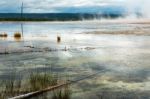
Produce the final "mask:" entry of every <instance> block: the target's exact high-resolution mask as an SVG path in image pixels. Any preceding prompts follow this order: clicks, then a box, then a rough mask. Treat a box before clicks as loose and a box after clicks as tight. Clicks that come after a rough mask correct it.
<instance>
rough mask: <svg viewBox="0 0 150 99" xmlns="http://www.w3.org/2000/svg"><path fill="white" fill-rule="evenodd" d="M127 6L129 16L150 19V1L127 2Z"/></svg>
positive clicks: (136, 0) (133, 0)
mask: <svg viewBox="0 0 150 99" xmlns="http://www.w3.org/2000/svg"><path fill="white" fill-rule="evenodd" d="M125 6H126V8H127V13H128V15H129V16H132V17H142V18H150V11H149V10H150V0H126V1H125Z"/></svg>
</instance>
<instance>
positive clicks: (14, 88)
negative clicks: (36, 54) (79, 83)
mask: <svg viewBox="0 0 150 99" xmlns="http://www.w3.org/2000/svg"><path fill="white" fill-rule="evenodd" d="M0 83H1V85H2V86H0V99H6V98H10V97H15V96H18V95H22V94H27V93H30V92H35V91H40V90H43V89H45V88H48V87H52V86H56V85H58V84H59V83H58V76H57V75H53V74H50V73H31V74H30V75H29V78H28V79H21V77H19V79H18V78H17V77H16V74H12V77H11V79H9V80H5V81H1V82H0ZM58 90H59V93H58V91H54V92H53V94H52V97H53V99H69V97H70V92H69V88H68V86H67V87H66V86H65V87H64V88H61V89H59V88H58ZM58 95H59V96H58ZM39 96H40V95H39ZM35 97H38V96H35ZM58 97H61V98H58Z"/></svg>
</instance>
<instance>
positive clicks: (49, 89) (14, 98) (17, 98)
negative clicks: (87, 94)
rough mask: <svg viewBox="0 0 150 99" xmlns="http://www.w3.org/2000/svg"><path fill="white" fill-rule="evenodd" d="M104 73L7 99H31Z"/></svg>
mask: <svg viewBox="0 0 150 99" xmlns="http://www.w3.org/2000/svg"><path fill="white" fill-rule="evenodd" d="M104 71H106V70H103V71H99V72H96V73H94V74H90V75H88V76H86V77H83V78H80V79H77V80H73V81H69V82H67V83H63V84H59V85H56V86H51V87H48V88H45V89H42V90H39V91H35V92H30V93H27V94H23V95H19V96H16V97H12V98H9V99H28V98H31V97H34V96H38V95H40V94H42V93H45V92H48V91H52V90H55V89H58V88H61V87H64V86H67V85H71V84H74V83H77V82H79V81H82V80H85V79H88V78H91V77H93V76H95V75H98V74H99V73H103V72H104Z"/></svg>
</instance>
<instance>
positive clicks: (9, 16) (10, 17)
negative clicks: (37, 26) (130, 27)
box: [0, 13, 123, 21]
mask: <svg viewBox="0 0 150 99" xmlns="http://www.w3.org/2000/svg"><path fill="white" fill-rule="evenodd" d="M118 17H123V15H122V14H89V13H24V14H23V15H22V16H21V14H20V13H0V21H77V20H92V19H101V18H118Z"/></svg>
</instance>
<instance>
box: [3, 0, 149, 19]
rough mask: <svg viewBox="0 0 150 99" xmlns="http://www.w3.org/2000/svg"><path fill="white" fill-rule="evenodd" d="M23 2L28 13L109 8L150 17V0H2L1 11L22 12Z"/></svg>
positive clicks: (99, 10)
mask: <svg viewBox="0 0 150 99" xmlns="http://www.w3.org/2000/svg"><path fill="white" fill-rule="evenodd" d="M22 2H24V12H26V13H54V12H55V13H58V12H59V13H63V12H64V13H65V12H74V13H77V12H90V13H92V12H93V13H100V12H104V11H106V10H107V9H108V11H106V12H109V11H112V12H115V13H116V12H118V13H119V12H123V11H124V10H126V11H124V13H125V14H127V15H137V13H138V14H141V15H143V17H148V18H149V17H150V12H149V9H150V0H0V12H4V13H10V12H13V13H20V6H21V3H22ZM110 9H112V10H110Z"/></svg>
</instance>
